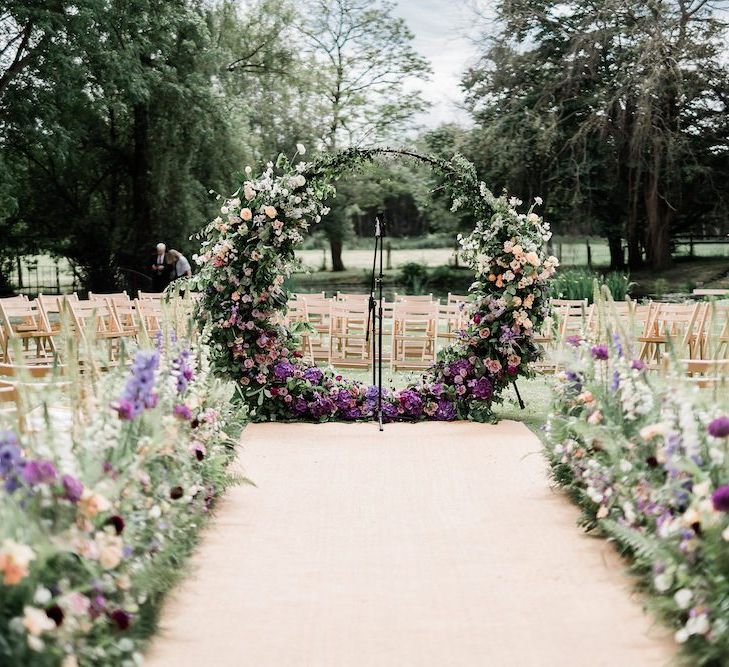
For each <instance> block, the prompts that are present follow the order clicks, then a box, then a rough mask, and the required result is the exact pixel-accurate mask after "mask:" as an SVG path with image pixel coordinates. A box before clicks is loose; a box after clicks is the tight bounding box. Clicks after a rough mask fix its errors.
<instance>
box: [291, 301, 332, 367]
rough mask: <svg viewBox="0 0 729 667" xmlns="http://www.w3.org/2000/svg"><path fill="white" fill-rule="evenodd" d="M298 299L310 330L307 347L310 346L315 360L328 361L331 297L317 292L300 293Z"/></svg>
mask: <svg viewBox="0 0 729 667" xmlns="http://www.w3.org/2000/svg"><path fill="white" fill-rule="evenodd" d="M299 300H300V301H301V307H302V308H303V309H304V312H305V318H306V320H305V321H306V322H307V323H308V325H309V327H310V329H311V331H310V332H309V334H308V338H309V340H308V342H307V347H309V348H310V352H311V355H312V358H313V359H314V360H315V361H328V360H329V350H330V344H331V342H330V338H329V334H330V329H331V311H332V304H333V303H334V300H333V299H327V298H326V297H322V296H320V295H318V294H316V295H313V296H312V295H310V294H300V295H299Z"/></svg>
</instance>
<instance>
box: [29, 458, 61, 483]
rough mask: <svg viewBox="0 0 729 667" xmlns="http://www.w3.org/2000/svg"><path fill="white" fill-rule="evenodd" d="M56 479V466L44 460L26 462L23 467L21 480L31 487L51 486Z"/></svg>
mask: <svg viewBox="0 0 729 667" xmlns="http://www.w3.org/2000/svg"><path fill="white" fill-rule="evenodd" d="M56 477H58V472H56V466H54V465H53V463H51V462H50V461H47V460H45V459H37V460H34V461H27V462H26V464H25V465H24V466H23V479H24V480H25V482H26V483H27V484H30V485H31V486H36V485H38V484H53V482H55V481H56Z"/></svg>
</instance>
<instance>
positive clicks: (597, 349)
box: [592, 343, 608, 361]
mask: <svg viewBox="0 0 729 667" xmlns="http://www.w3.org/2000/svg"><path fill="white" fill-rule="evenodd" d="M592 358H593V359H597V360H598V361H605V360H606V359H607V358H608V348H607V345H605V344H604V343H601V344H600V345H593V346H592Z"/></svg>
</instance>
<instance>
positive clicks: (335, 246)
mask: <svg viewBox="0 0 729 667" xmlns="http://www.w3.org/2000/svg"><path fill="white" fill-rule="evenodd" d="M329 249H330V250H331V253H332V271H344V270H345V269H344V262H342V239H341V238H339V237H338V236H330V237H329Z"/></svg>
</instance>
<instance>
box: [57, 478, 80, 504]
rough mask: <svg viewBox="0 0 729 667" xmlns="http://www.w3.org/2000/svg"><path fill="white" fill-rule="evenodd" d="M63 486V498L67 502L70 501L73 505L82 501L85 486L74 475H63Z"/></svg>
mask: <svg viewBox="0 0 729 667" xmlns="http://www.w3.org/2000/svg"><path fill="white" fill-rule="evenodd" d="M61 484H62V485H63V497H64V498H65V499H66V500H70V501H71V502H72V503H77V502H78V501H79V500H81V496H82V495H83V492H84V485H83V484H82V483H81V482H80V481H79V480H77V479H76V478H75V477H73V476H72V475H63V477H61Z"/></svg>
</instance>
